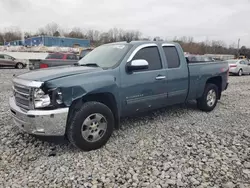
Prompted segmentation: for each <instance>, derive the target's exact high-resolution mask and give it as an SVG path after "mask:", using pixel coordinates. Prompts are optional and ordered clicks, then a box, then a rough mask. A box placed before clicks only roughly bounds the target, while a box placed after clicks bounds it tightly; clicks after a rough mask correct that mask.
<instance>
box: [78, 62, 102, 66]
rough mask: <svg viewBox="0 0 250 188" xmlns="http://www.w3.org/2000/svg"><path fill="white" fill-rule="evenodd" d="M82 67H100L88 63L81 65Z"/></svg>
mask: <svg viewBox="0 0 250 188" xmlns="http://www.w3.org/2000/svg"><path fill="white" fill-rule="evenodd" d="M79 65H80V66H90V67H100V66H99V65H97V64H96V63H86V64H79Z"/></svg>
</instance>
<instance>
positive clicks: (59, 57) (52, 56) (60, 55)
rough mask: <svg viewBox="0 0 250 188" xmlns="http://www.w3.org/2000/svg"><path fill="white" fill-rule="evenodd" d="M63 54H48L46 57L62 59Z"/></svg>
mask: <svg viewBox="0 0 250 188" xmlns="http://www.w3.org/2000/svg"><path fill="white" fill-rule="evenodd" d="M63 56H64V55H63V54H49V55H48V56H47V57H46V59H63Z"/></svg>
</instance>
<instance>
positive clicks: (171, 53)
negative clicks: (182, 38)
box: [163, 46, 180, 69]
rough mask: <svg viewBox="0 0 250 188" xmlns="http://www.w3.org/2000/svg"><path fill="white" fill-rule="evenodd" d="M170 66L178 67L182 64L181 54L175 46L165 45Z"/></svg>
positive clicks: (164, 48)
mask: <svg viewBox="0 0 250 188" xmlns="http://www.w3.org/2000/svg"><path fill="white" fill-rule="evenodd" d="M163 50H164V53H165V56H166V59H167V63H168V68H170V69H171V68H178V67H179V66H180V59H179V54H178V52H177V50H176V48H175V47H174V46H165V47H163Z"/></svg>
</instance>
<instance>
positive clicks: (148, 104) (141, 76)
mask: <svg viewBox="0 0 250 188" xmlns="http://www.w3.org/2000/svg"><path fill="white" fill-rule="evenodd" d="M139 59H140V60H142V59H143V60H146V61H147V62H148V64H149V65H148V68H147V69H144V70H138V71H133V72H130V73H128V72H126V71H125V73H123V74H121V91H122V92H121V93H120V95H121V99H122V101H121V102H122V114H123V115H124V116H129V115H133V114H135V113H137V112H144V111H148V110H150V109H156V108H159V107H161V106H164V105H165V104H164V102H166V101H167V86H166V85H167V77H166V70H165V69H164V68H163V62H162V59H161V56H160V52H159V49H158V46H157V45H155V46H152V45H151V46H148V47H144V48H141V49H140V50H139V51H137V52H136V54H135V55H134V57H133V58H132V60H131V61H133V60H139ZM131 61H130V62H131ZM128 63H129V62H128Z"/></svg>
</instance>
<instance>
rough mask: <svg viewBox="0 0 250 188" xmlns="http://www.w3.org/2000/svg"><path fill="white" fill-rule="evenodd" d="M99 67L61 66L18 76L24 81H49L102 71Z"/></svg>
mask: <svg viewBox="0 0 250 188" xmlns="http://www.w3.org/2000/svg"><path fill="white" fill-rule="evenodd" d="M102 70H103V69H102V68H99V67H86V66H70V65H69V66H59V67H52V68H45V69H38V70H33V71H30V72H27V73H24V74H21V75H19V76H17V77H18V78H21V79H24V80H32V81H42V82H45V81H49V80H53V79H57V78H61V77H65V76H72V75H76V74H83V73H89V72H96V71H102Z"/></svg>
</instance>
